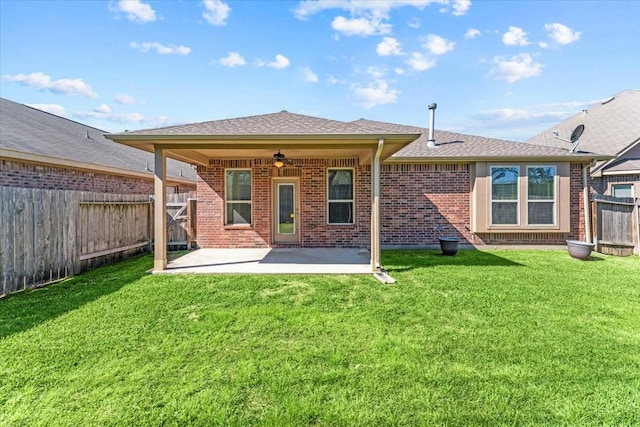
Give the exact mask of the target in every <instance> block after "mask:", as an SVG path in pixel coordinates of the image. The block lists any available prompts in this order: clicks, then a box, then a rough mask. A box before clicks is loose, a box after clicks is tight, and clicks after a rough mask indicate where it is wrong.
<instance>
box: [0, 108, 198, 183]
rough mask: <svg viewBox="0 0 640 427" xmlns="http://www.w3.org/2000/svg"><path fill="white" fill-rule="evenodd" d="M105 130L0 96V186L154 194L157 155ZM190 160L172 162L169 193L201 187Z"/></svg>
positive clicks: (168, 174) (168, 170)
mask: <svg viewBox="0 0 640 427" xmlns="http://www.w3.org/2000/svg"><path fill="white" fill-rule="evenodd" d="M104 133H105V132H104V131H102V130H100V129H96V128H93V127H90V126H86V125H83V124H81V123H78V122H75V121H72V120H69V119H66V118H63V117H59V116H56V115H53V114H49V113H46V112H44V111H41V110H37V109H35V108H32V107H28V106H26V105H23V104H18V103H16V102H13V101H9V100H7V99H4V98H0V165H1V167H0V186H7V187H23V188H41V189H58V190H78V191H91V192H99V193H117V194H153V168H154V163H153V162H154V158H153V155H150V154H149V153H145V152H144V151H141V150H138V149H135V148H131V147H127V146H123V145H120V144H115V143H114V142H113V141H110V140H108V139H106V138H105V137H104V136H103V135H104ZM195 181H196V172H195V170H194V168H192V167H191V166H190V165H189V164H187V163H184V162H180V161H176V160H170V161H169V162H168V163H167V188H168V191H169V192H174V193H177V192H188V191H193V190H195V186H196V185H195Z"/></svg>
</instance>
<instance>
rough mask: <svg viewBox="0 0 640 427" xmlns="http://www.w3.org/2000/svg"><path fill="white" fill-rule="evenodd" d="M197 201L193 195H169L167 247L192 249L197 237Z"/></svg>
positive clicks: (170, 248) (171, 248)
mask: <svg viewBox="0 0 640 427" xmlns="http://www.w3.org/2000/svg"><path fill="white" fill-rule="evenodd" d="M196 206H197V205H196V199H195V194H193V193H179V194H167V211H166V212H167V213H166V215H167V246H168V249H169V250H175V249H180V248H182V247H184V248H186V249H191V247H192V245H193V243H194V239H195V236H196V221H195V218H196Z"/></svg>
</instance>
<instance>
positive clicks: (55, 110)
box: [27, 104, 67, 116]
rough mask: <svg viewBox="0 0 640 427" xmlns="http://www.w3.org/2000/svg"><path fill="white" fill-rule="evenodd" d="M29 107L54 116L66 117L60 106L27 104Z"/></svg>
mask: <svg viewBox="0 0 640 427" xmlns="http://www.w3.org/2000/svg"><path fill="white" fill-rule="evenodd" d="M27 105H28V106H29V107H32V108H36V109H38V110H42V111H46V112H47V113H51V114H55V115H56V116H66V115H67V112H66V111H65V110H64V107H63V106H62V105H60V104H27Z"/></svg>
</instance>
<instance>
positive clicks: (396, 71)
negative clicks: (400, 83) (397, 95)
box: [393, 67, 404, 76]
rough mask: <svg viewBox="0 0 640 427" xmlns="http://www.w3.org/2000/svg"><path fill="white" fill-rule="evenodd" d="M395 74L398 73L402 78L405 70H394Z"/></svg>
mask: <svg viewBox="0 0 640 427" xmlns="http://www.w3.org/2000/svg"><path fill="white" fill-rule="evenodd" d="M393 72H394V73H396V74H397V75H399V76H401V75H403V74H404V68H399V67H398V68H394V70H393Z"/></svg>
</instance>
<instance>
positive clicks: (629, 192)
mask: <svg viewBox="0 0 640 427" xmlns="http://www.w3.org/2000/svg"><path fill="white" fill-rule="evenodd" d="M611 195H612V196H613V197H629V198H632V197H633V184H612V185H611Z"/></svg>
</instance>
